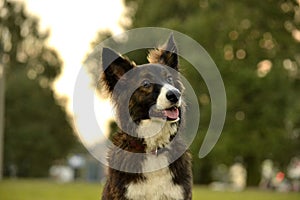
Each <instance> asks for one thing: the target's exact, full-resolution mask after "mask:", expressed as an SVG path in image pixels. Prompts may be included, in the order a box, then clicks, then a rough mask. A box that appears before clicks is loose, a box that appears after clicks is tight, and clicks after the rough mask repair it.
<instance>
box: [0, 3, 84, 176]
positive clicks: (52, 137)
mask: <svg viewBox="0 0 300 200" xmlns="http://www.w3.org/2000/svg"><path fill="white" fill-rule="evenodd" d="M0 13H1V14H0V36H1V37H0V49H1V52H0V59H1V61H2V64H3V65H4V66H5V73H6V90H5V94H6V100H5V102H6V103H5V108H6V112H5V130H4V133H5V134H4V165H5V175H9V173H13V171H14V170H17V175H18V176H45V175H48V168H49V166H50V165H51V164H52V163H53V162H54V161H55V160H59V159H64V158H65V157H66V156H67V154H68V153H69V152H70V150H71V149H72V148H73V147H75V146H76V145H77V144H78V142H77V139H76V137H75V135H74V134H73V130H72V128H71V126H70V124H69V121H68V119H67V116H66V113H65V110H64V108H63V100H61V101H59V102H58V101H56V99H55V98H54V97H55V95H54V92H53V90H52V83H53V81H54V80H55V78H56V77H57V76H58V75H59V74H60V72H61V66H62V62H61V60H60V59H59V57H58V55H57V53H56V52H55V50H53V49H51V48H49V47H48V46H47V45H46V41H47V37H48V35H49V34H48V33H47V32H40V31H39V29H38V28H39V24H38V20H37V18H35V17H32V16H30V15H28V14H27V13H26V12H25V9H24V5H23V4H22V3H19V2H11V1H9V2H8V1H2V2H1V3H0Z"/></svg>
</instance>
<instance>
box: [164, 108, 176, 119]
mask: <svg viewBox="0 0 300 200" xmlns="http://www.w3.org/2000/svg"><path fill="white" fill-rule="evenodd" d="M164 115H165V116H166V117H168V118H169V119H177V118H178V117H179V111H178V108H172V109H169V110H164Z"/></svg>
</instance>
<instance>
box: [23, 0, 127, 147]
mask: <svg viewBox="0 0 300 200" xmlns="http://www.w3.org/2000/svg"><path fill="white" fill-rule="evenodd" d="M22 1H25V3H26V7H27V12H28V13H30V14H32V15H35V16H37V17H39V18H40V26H41V27H40V28H41V30H45V29H49V30H50V33H51V34H50V38H49V41H48V45H49V46H51V47H53V48H55V49H56V50H57V52H58V53H59V55H60V57H61V59H62V60H63V71H62V74H61V76H60V77H59V78H58V79H57V81H56V82H55V83H54V89H55V92H56V94H57V95H58V96H65V97H67V98H68V105H67V112H68V113H69V114H70V115H73V116H74V113H73V109H72V105H73V99H72V98H73V91H74V85H75V81H76V78H77V75H78V73H79V70H80V69H81V68H82V65H81V64H82V61H83V59H84V58H85V56H86V55H87V53H88V52H90V51H91V48H90V43H91V41H93V40H94V39H95V38H96V35H97V32H98V31H99V30H101V29H110V30H111V31H112V32H113V33H114V34H117V33H121V32H122V31H123V30H122V27H121V26H120V21H121V20H122V21H123V23H124V20H125V22H126V18H125V17H124V14H125V8H124V4H123V1H122V0H76V1H67V0H64V1H61V0H22ZM86 87H87V90H88V89H90V88H88V86H86ZM94 107H95V109H97V110H101V113H97V116H96V117H97V121H98V124H99V125H100V126H101V127H103V129H104V130H103V131H107V129H106V126H105V125H106V123H107V118H110V117H111V116H112V112H111V108H110V105H109V103H108V102H107V101H100V103H99V104H97V105H95V106H94ZM75 119H76V122H77V123H78V124H79V126H77V128H78V127H79V129H80V127H82V126H81V125H80V123H81V124H82V123H84V120H81V119H80V116H78V115H76V114H75ZM78 132H80V135H81V136H82V137H84V139H85V140H86V142H87V143H93V141H94V139H95V138H94V137H95V135H93V134H90V133H85V132H84V130H78Z"/></svg>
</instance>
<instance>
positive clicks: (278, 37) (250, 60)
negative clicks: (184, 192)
mask: <svg viewBox="0 0 300 200" xmlns="http://www.w3.org/2000/svg"><path fill="white" fill-rule="evenodd" d="M126 4H127V6H129V7H134V8H135V14H134V15H133V17H132V27H130V28H137V27H144V26H159V27H166V28H171V29H175V30H178V31H180V32H182V33H186V34H187V35H189V36H190V37H192V38H194V39H195V40H197V41H198V42H199V43H200V44H201V45H202V46H203V47H204V48H205V49H206V50H207V51H208V52H209V53H210V55H211V57H212V58H213V59H214V61H215V62H216V64H217V66H218V67H219V70H220V72H221V74H222V77H223V80H224V83H225V87H226V91H227V100H228V107H227V110H228V112H227V119H226V124H225V127H224V130H223V134H222V136H221V138H220V141H219V142H218V143H217V145H216V147H215V148H214V150H213V152H212V153H211V154H209V155H208V156H207V157H206V158H204V159H202V160H200V159H199V158H197V155H198V151H199V148H200V144H201V143H202V140H203V135H204V134H203V133H205V130H206V129H207V125H203V123H204V124H208V122H209V120H210V104H209V103H207V102H209V98H208V97H209V94H208V91H207V89H206V87H205V84H202V85H201V86H200V87H199V86H198V87H194V89H195V91H196V92H197V94H199V99H200V106H201V124H202V125H201V124H200V130H199V134H198V135H197V138H196V140H195V141H194V143H193V145H192V147H191V149H192V151H193V154H194V155H195V156H194V172H195V174H194V178H195V182H196V183H207V182H209V181H211V178H210V177H209V174H210V171H211V170H212V167H213V166H214V165H216V164H220V163H225V164H232V163H233V162H234V160H235V158H236V157H242V158H243V161H244V163H245V165H246V167H247V170H248V177H249V178H248V183H249V184H251V185H254V184H257V183H258V181H259V177H260V174H259V170H260V169H259V168H260V163H261V162H262V160H263V159H266V158H271V159H273V160H274V161H276V162H277V163H278V165H279V166H278V167H280V168H282V169H284V167H285V166H286V164H287V163H288V162H289V159H290V158H291V157H293V156H295V155H299V154H300V150H299V145H300V133H299V130H300V117H299V115H297V114H295V113H297V112H298V113H299V107H300V105H299V100H298V99H299V95H300V93H299V85H300V84H299V82H300V73H299V65H300V59H299V55H300V54H299V53H300V52H299V51H300V50H299V41H300V36H299V35H300V30H299V25H300V9H299V4H298V3H296V1H293V0H286V1H284V0H280V1H275V0H268V1H259V0H254V1H246V0H242V1H237V0H228V1H218V0H211V1H208V0H200V1H198V0H190V1H171V0H167V1H164V2H163V3H162V2H161V1H159V0H156V1H155V0H153V1H143V0H127V1H126ZM162 5H164V6H163V7H162ZM127 28H129V27H127ZM182 64H183V65H184V66H187V67H186V74H185V76H186V77H187V78H188V80H189V81H190V82H191V83H192V85H194V86H195V85H196V84H193V83H197V82H199V79H200V77H199V76H198V77H195V76H193V74H194V73H193V71H192V69H191V67H188V63H185V62H184V61H183V62H182ZM207 99H208V100H207ZM201 133H202V134H201Z"/></svg>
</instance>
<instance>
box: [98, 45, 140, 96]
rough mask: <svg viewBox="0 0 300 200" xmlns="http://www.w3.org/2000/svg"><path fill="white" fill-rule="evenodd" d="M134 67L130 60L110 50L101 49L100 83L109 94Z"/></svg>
mask: <svg viewBox="0 0 300 200" xmlns="http://www.w3.org/2000/svg"><path fill="white" fill-rule="evenodd" d="M133 67H135V64H134V63H132V62H131V61H130V60H128V59H126V58H123V57H122V56H120V55H118V54H117V53H116V52H114V51H113V50H112V49H110V48H103V51H102V68H103V72H104V73H103V74H102V77H101V79H102V81H103V82H104V83H105V84H106V85H107V89H108V90H109V92H112V91H113V89H114V87H115V85H116V84H117V82H118V80H119V79H120V78H121V77H122V76H123V75H124V74H125V73H126V72H128V71H129V70H131V69H132V68H133Z"/></svg>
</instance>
